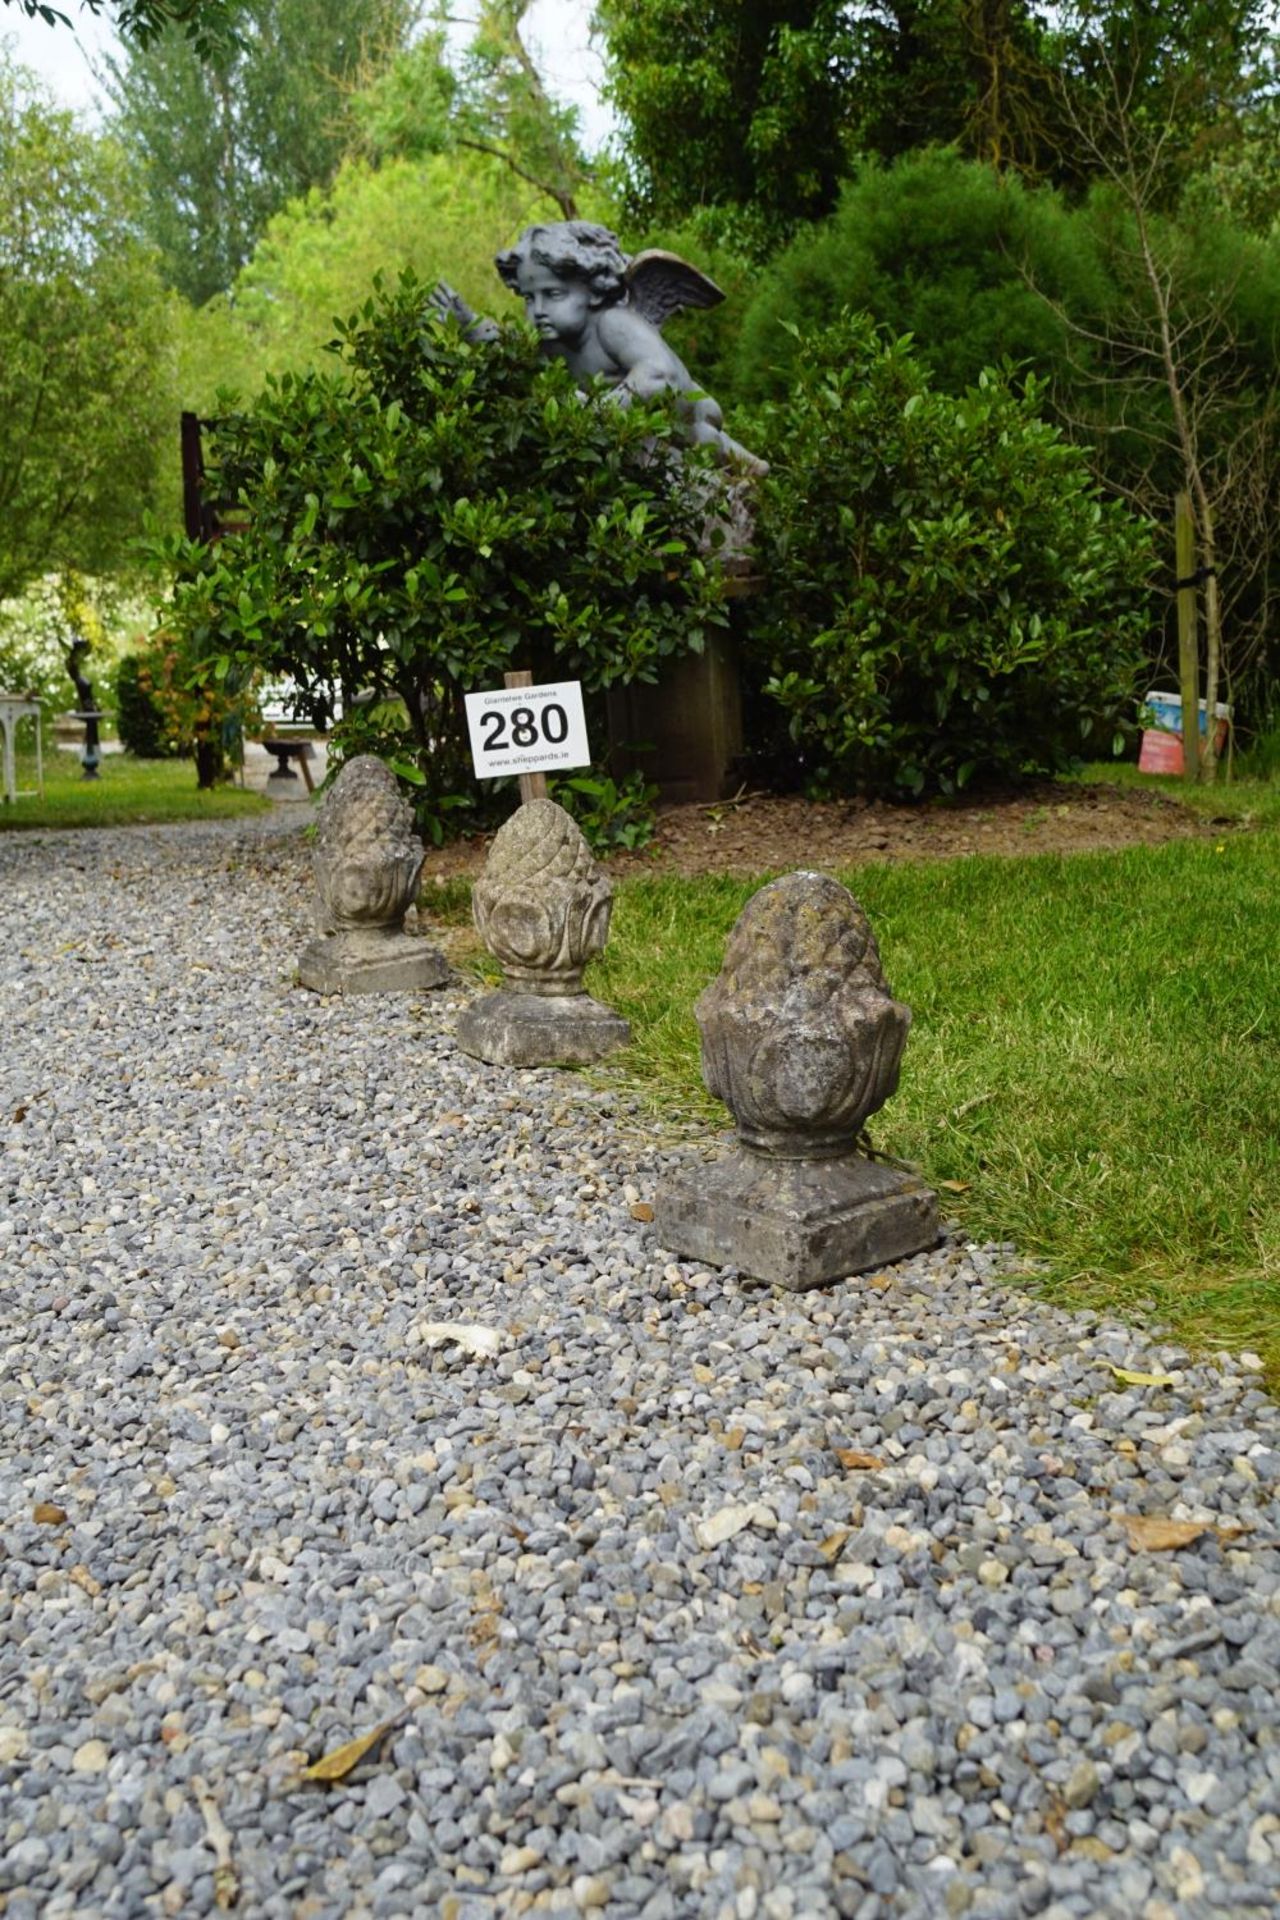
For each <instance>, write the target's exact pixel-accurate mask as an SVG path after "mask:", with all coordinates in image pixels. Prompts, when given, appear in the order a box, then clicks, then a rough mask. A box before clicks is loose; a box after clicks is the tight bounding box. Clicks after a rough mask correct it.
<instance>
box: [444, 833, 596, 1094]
mask: <svg viewBox="0 0 1280 1920" xmlns="http://www.w3.org/2000/svg"><path fill="white" fill-rule="evenodd" d="M612 906H613V889H612V887H611V886H610V885H609V882H608V880H607V879H606V878H605V876H604V874H603V873H602V872H601V870H600V868H599V866H598V865H597V864H596V861H595V860H594V858H593V857H592V853H591V849H590V847H588V845H587V843H586V841H585V840H584V839H583V837H582V833H581V831H580V829H579V828H578V826H577V824H576V823H575V822H574V820H573V819H572V818H571V817H570V816H569V814H567V813H566V812H565V810H564V808H563V807H561V806H557V805H556V803H555V801H554V800H529V801H526V802H525V804H524V805H523V806H522V807H520V808H519V809H518V810H517V811H516V812H515V813H514V814H512V816H511V818H510V819H509V820H508V821H507V822H506V823H505V825H504V826H502V827H500V828H499V830H498V832H497V833H496V834H495V835H494V840H493V845H492V846H491V847H490V849H489V857H488V859H487V860H486V862H485V868H484V872H483V873H482V874H481V876H480V878H479V880H477V882H476V884H475V887H474V889H473V890H472V895H471V908H472V914H473V916H474V919H475V923H476V928H477V931H478V932H479V934H480V937H481V939H482V940H483V941H484V943H485V945H486V946H487V947H488V949H489V951H490V953H491V954H492V955H493V956H494V958H495V960H498V961H500V962H501V965H502V972H503V985H502V987H501V988H500V989H499V991H498V992H496V993H487V994H485V995H484V996H483V997H482V998H481V999H479V1000H477V1001H475V1002H474V1003H473V1004H472V1005H471V1006H470V1007H468V1008H467V1009H466V1011H465V1012H464V1013H463V1015H462V1017H461V1019H460V1020H459V1021H458V1030H457V1038H458V1045H459V1046H460V1047H461V1048H462V1050H463V1052H464V1053H470V1054H474V1055H475V1056H476V1058H477V1059H480V1060H487V1061H490V1062H491V1063H493V1064H495V1065H501V1066H513V1067H547V1066H586V1065H587V1064H589V1062H591V1061H593V1060H599V1059H602V1058H603V1057H604V1055H605V1054H607V1053H611V1052H612V1051H613V1049H614V1048H615V1047H621V1046H625V1045H626V1043H627V1041H628V1040H629V1039H630V1038H631V1029H630V1027H629V1026H628V1025H627V1022H626V1021H625V1020H623V1019H622V1018H621V1017H620V1016H619V1015H618V1014H616V1013H614V1012H613V1011H612V1010H611V1009H610V1008H609V1007H604V1006H601V1004H600V1002H599V1001H598V1000H593V999H592V998H591V996H590V994H588V993H585V992H584V991H583V987H582V970H583V968H584V967H585V966H586V964H587V961H588V960H590V958H591V957H592V955H593V954H596V953H602V952H603V951H604V944H605V941H606V940H607V938H608V935H609V914H610V912H611V910H612Z"/></svg>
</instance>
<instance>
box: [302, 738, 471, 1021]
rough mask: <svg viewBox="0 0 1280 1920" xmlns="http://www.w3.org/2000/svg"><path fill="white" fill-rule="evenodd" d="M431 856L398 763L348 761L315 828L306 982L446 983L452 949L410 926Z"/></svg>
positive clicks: (345, 987)
mask: <svg viewBox="0 0 1280 1920" xmlns="http://www.w3.org/2000/svg"><path fill="white" fill-rule="evenodd" d="M425 857H426V856H425V853H424V851H423V846H422V842H421V841H420V840H419V839H418V836H417V834H416V833H415V832H414V829H413V813H412V810H411V809H410V807H409V805H408V803H407V802H406V801H405V800H404V799H403V797H402V796H401V793H400V789H399V786H398V785H397V783H396V777H395V775H394V774H393V773H392V771H391V769H390V768H389V767H387V766H385V765H384V764H383V762H382V761H381V760H379V759H378V758H377V757H376V756H375V755H374V754H371V753H362V754H360V755H358V756H357V758H356V759H354V760H348V761H347V763H346V765H345V766H344V767H343V769H342V771H341V773H339V775H338V777H337V779H336V780H335V781H334V783H333V785H332V787H331V788H330V789H329V792H328V794H327V795H326V796H325V800H324V803H323V805H322V806H321V809H320V820H319V824H318V826H317V829H316V842H315V851H314V855H313V864H314V868H315V877H316V891H317V893H318V895H319V899H318V902H317V919H318V921H319V925H320V934H319V937H318V938H317V939H315V940H313V941H312V942H311V944H310V945H309V946H308V947H307V948H306V949H305V951H304V952H303V955H302V958H301V960H300V961H299V963H298V979H299V980H300V982H301V983H302V985H303V986H304V987H312V988H314V989H315V991H316V992H317V993H394V992H400V993H417V992H421V991H423V990H424V989H426V988H428V987H438V986H442V985H443V984H444V982H445V981H446V980H447V979H448V977H449V969H448V966H447V964H446V962H445V959H444V955H443V954H441V953H440V952H439V951H438V950H437V949H436V948H435V947H433V946H431V945H430V944H429V943H428V942H427V941H426V940H422V939H417V938H415V937H413V936H412V935H410V934H407V933H405V932H404V917H405V914H406V913H407V912H408V910H409V908H410V907H411V906H412V905H413V902H414V900H415V898H416V897H417V891H418V880H419V878H420V876H421V873H422V863H423V860H424V859H425Z"/></svg>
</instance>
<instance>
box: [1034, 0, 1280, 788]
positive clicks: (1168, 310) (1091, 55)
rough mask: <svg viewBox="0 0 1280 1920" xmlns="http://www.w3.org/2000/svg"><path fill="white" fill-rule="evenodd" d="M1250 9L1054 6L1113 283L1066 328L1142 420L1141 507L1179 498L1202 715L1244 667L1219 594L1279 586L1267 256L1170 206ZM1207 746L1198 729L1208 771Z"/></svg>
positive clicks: (1212, 120)
mask: <svg viewBox="0 0 1280 1920" xmlns="http://www.w3.org/2000/svg"><path fill="white" fill-rule="evenodd" d="M1262 11H1263V9H1260V8H1259V7H1257V6H1252V5H1244V4H1240V3H1239V0H1206V3H1205V4H1203V5H1200V4H1197V3H1196V0H1188V3H1187V4H1185V5H1180V4H1170V5H1165V6H1162V7H1156V6H1154V5H1146V4H1143V5H1131V6H1130V7H1129V8H1128V9H1126V18H1125V19H1124V20H1122V21H1119V20H1117V19H1115V18H1114V17H1113V15H1112V10H1111V9H1109V8H1106V7H1103V6H1100V5H1099V4H1097V0H1078V3H1077V4H1075V5H1070V6H1066V7H1064V8H1063V9H1062V26H1063V31H1064V34H1065V35H1066V36H1067V39H1068V44H1069V45H1070V46H1071V47H1072V49H1073V54H1072V59H1071V60H1070V61H1069V62H1067V63H1064V67H1063V71H1062V75H1061V81H1060V89H1061V98H1062V104H1063V111H1064V114H1065V115H1066V117H1067V119H1068V122H1069V124H1070V126H1071V128H1072V131H1073V134H1074V136H1075V141H1076V145H1077V148H1078V151H1079V153H1080V155H1081V157H1082V160H1083V163H1084V165H1085V167H1086V169H1087V170H1088V171H1089V172H1091V173H1093V174H1094V175H1095V176H1096V177H1097V178H1099V179H1100V180H1101V181H1104V182H1105V183H1106V192H1107V198H1108V199H1109V200H1110V201H1111V203H1112V204H1113V206H1114V215H1113V217H1112V218H1111V219H1110V220H1109V221H1108V222H1107V249H1106V250H1107V264H1108V267H1109V270H1110V272H1111V274H1112V276H1113V278H1114V281H1115V284H1116V286H1117V287H1118V289H1119V292H1120V298H1119V299H1118V300H1117V301H1115V302H1114V303H1112V305H1111V306H1110V308H1109V310H1108V311H1107V312H1106V313H1105V315H1103V316H1101V317H1100V318H1099V319H1098V320H1097V321H1096V322H1095V323H1094V324H1093V325H1091V326H1085V327H1082V326H1080V325H1079V323H1078V322H1077V323H1076V330H1077V332H1078V333H1079V335H1080V336H1081V338H1082V339H1083V340H1084V341H1085V343H1086V345H1087V347H1088V351H1089V354H1090V357H1091V360H1092V362H1093V363H1094V365H1095V366H1096V367H1097V369H1098V371H1097V375H1096V380H1097V385H1098V391H1099V397H1100V400H1101V402H1102V404H1103V405H1104V406H1105V408H1106V411H1107V413H1108V414H1109V415H1111V416H1112V417H1114V416H1115V415H1116V413H1117V411H1118V412H1119V414H1120V416H1121V417H1122V418H1126V417H1129V418H1131V417H1132V413H1133V411H1134V410H1136V411H1137V413H1138V415H1139V416H1140V417H1141V419H1142V421H1143V432H1144V433H1145V436H1146V438H1147V441H1148V444H1149V461H1148V464H1147V466H1146V469H1145V471H1144V474H1143V476H1142V479H1141V480H1140V481H1138V482H1137V483H1135V484H1134V486H1133V488H1132V491H1133V493H1134V495H1135V497H1136V498H1138V499H1139V500H1140V501H1141V502H1142V504H1144V505H1145V506H1147V508H1148V510H1149V511H1150V512H1151V513H1152V514H1153V516H1155V515H1157V514H1158V513H1159V512H1160V510H1161V509H1162V508H1167V503H1168V499H1169V495H1170V494H1171V493H1172V492H1173V491H1174V490H1175V489H1176V490H1179V491H1182V492H1185V493H1186V494H1187V495H1188V496H1189V497H1190V500H1191V505H1192V510H1193V514H1194V521H1195V556H1196V561H1197V566H1196V569H1195V573H1196V578H1197V581H1198V584H1199V585H1200V587H1201V588H1202V590H1203V605H1204V628H1205V641H1204V657H1203V667H1204V674H1203V686H1204V693H1205V699H1206V701H1207V703H1208V710H1209V713H1210V714H1212V713H1213V711H1214V708H1215V705H1216V703H1217V699H1218V693H1219V686H1220V680H1221V677H1222V675H1223V674H1224V672H1225V673H1226V674H1227V676H1228V678H1229V677H1230V674H1231V670H1232V666H1233V656H1234V660H1235V663H1236V664H1238V663H1239V661H1240V659H1241V657H1242V656H1244V655H1247V653H1248V651H1249V650H1250V649H1249V646H1248V645H1247V644H1246V645H1245V646H1243V647H1242V646H1241V645H1239V644H1237V643H1236V636H1235V635H1233V633H1232V631H1231V626H1230V622H1229V619H1228V614H1229V610H1230V608H1231V606H1232V605H1233V603H1238V602H1240V601H1241V600H1243V599H1245V598H1246V597H1247V596H1248V595H1249V594H1250V593H1251V592H1252V595H1253V598H1254V600H1255V602H1256V600H1257V597H1258V593H1259V592H1260V593H1261V596H1262V602H1263V605H1264V608H1265V606H1266V604H1267V600H1268V596H1269V594H1270V593H1271V592H1272V591H1273V588H1274V577H1275V559H1274V555H1273V542H1274V527H1275V483H1276V460H1277V434H1278V428H1280V392H1278V390H1277V380H1276V372H1275V369H1276V365H1277V359H1278V357H1280V328H1278V326H1277V321H1276V317H1275V316H1276V307H1275V305H1274V300H1272V301H1271V302H1266V301H1265V298H1264V300H1263V301H1262V302H1259V301H1258V299H1257V297H1256V295H1253V294H1252V287H1251V286H1250V284H1249V283H1250V282H1252V283H1253V285H1254V286H1257V287H1266V286H1267V285H1268V282H1269V283H1270V286H1271V287H1274V285H1275V281H1274V267H1275V254H1274V250H1273V251H1272V252H1271V254H1270V255H1268V253H1267V252H1266V251H1265V250H1263V249H1262V248H1260V247H1259V246H1258V244H1257V243H1256V242H1254V241H1252V240H1246V239H1243V238H1242V237H1240V236H1238V235H1235V234H1232V233H1231V232H1230V231H1229V230H1226V229H1223V228H1222V227H1218V228H1216V229H1214V230H1211V231H1209V232H1208V233H1201V232H1197V231H1193V230H1192V229H1191V228H1190V227H1189V226H1188V224H1187V223H1186V222H1185V221H1184V222H1179V221H1177V220H1175V219H1173V218H1171V217H1170V216H1169V213H1168V212H1167V209H1168V208H1169V207H1170V205H1172V204H1175V203H1176V202H1177V200H1178V198H1179V197H1180V196H1181V195H1182V193H1183V189H1184V187H1185V182H1186V178H1187V173H1188V169H1189V168H1190V167H1191V166H1193V165H1194V160H1195V154H1196V147H1197V144H1198V143H1202V142H1203V141H1205V140H1206V139H1210V138H1211V137H1212V135H1213V134H1214V132H1215V130H1217V129H1220V128H1221V127H1222V126H1223V125H1224V124H1225V125H1227V126H1230V125H1231V124H1232V123H1233V121H1234V120H1235V119H1236V117H1237V115H1238V114H1239V113H1240V111H1241V108H1242V103H1243V102H1244V101H1246V100H1247V97H1248V94H1249V92H1250V87H1251V76H1252V73H1253V72H1254V70H1255V69H1254V63H1255V62H1256V61H1257V59H1258V58H1259V55H1260V53H1261V51H1262V49H1263V45H1264V42H1265V38H1266V35H1265V31H1264V23H1263V22H1262V21H1261V18H1260V16H1261V13H1262ZM1106 204H1107V201H1106V200H1104V201H1103V206H1104V208H1105V207H1106ZM1251 295H1252V297H1251ZM1259 306H1261V308H1262V315H1261V318H1260V321H1259V322H1258V323H1256V330H1257V332H1258V334H1259V335H1260V339H1261V345H1262V353H1261V355H1260V358H1261V360H1262V363H1263V366H1264V369H1265V373H1264V377H1263V379H1262V380H1261V381H1260V380H1259V379H1258V378H1257V376H1256V374H1255V373H1254V372H1253V370H1252V369H1251V368H1250V367H1249V365H1248V362H1247V359H1246V357H1245V355H1244V354H1243V353H1242V352H1241V344H1242V343H1241V338H1240V334H1241V329H1240V324H1239V317H1238V316H1239V314H1240V312H1241V310H1242V309H1243V310H1244V311H1246V312H1247V311H1248V310H1249V309H1250V308H1251V307H1252V308H1255V309H1256V308H1258V307H1259ZM1268 306H1269V307H1270V311H1269V312H1268V311H1267V310H1266V309H1267V307H1268ZM1157 400H1158V402H1159V405H1158V408H1157V407H1156V406H1155V405H1154V404H1153V403H1154V402H1155V401H1157ZM1242 536H1243V537H1242ZM1214 758H1215V755H1214V740H1213V728H1212V727H1210V729H1209V736H1208V739H1207V741H1206V742H1205V743H1203V758H1202V761H1201V770H1202V773H1203V774H1204V775H1205V777H1211V776H1212V774H1213V769H1214Z"/></svg>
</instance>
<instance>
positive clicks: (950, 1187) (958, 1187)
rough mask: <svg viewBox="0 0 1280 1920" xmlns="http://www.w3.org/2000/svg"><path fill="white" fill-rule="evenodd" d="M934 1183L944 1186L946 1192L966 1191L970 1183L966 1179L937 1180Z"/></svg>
mask: <svg viewBox="0 0 1280 1920" xmlns="http://www.w3.org/2000/svg"><path fill="white" fill-rule="evenodd" d="M934 1185H935V1186H939V1187H945V1188H946V1190H947V1192H948V1193H968V1191H969V1185H970V1183H969V1181H967V1180H937V1181H935V1182H934Z"/></svg>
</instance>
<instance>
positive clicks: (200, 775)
mask: <svg viewBox="0 0 1280 1920" xmlns="http://www.w3.org/2000/svg"><path fill="white" fill-rule="evenodd" d="M221 758H222V755H221V753H220V752H219V749H218V743H217V741H216V740H197V741H196V785H197V787H199V789H200V791H201V793H208V792H210V791H211V789H212V788H214V787H216V786H217V784H218V773H219V771H220V768H219V762H220V761H221Z"/></svg>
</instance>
